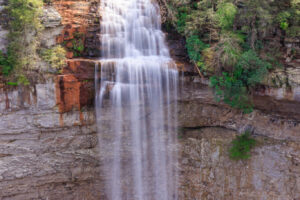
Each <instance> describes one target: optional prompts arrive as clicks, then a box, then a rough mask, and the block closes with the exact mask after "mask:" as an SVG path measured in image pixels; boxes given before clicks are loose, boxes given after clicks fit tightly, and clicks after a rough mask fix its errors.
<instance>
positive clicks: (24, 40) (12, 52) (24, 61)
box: [1, 0, 43, 84]
mask: <svg viewBox="0 0 300 200" xmlns="http://www.w3.org/2000/svg"><path fill="white" fill-rule="evenodd" d="M42 6H43V1H42V0H9V1H8V6H7V7H6V12H7V13H8V16H9V18H10V20H9V34H8V39H9V45H8V53H7V56H6V64H2V67H1V68H2V73H3V74H4V75H9V74H11V75H12V76H10V79H15V80H17V81H18V83H20V84H28V80H27V78H26V76H25V70H26V69H29V68H30V67H32V66H34V65H35V61H36V60H37V56H38V55H37V47H38V45H39V42H38V37H39V33H40V31H41V30H42V25H41V19H40V16H41V13H42ZM2 58H3V55H2ZM2 62H3V59H2ZM13 70H14V74H12V73H11V72H12V71H13Z"/></svg>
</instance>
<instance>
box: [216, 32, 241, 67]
mask: <svg viewBox="0 0 300 200" xmlns="http://www.w3.org/2000/svg"><path fill="white" fill-rule="evenodd" d="M243 42H244V38H243V36H242V35H240V34H235V33H232V32H229V31H223V33H222V34H221V36H220V41H219V43H218V45H217V48H216V49H215V50H216V54H217V57H216V59H217V60H219V62H220V63H221V65H222V66H223V67H224V68H230V67H233V66H234V65H235V64H236V63H237V61H238V60H239V58H240V56H241V53H242V49H241V47H240V46H241V45H242V44H243Z"/></svg>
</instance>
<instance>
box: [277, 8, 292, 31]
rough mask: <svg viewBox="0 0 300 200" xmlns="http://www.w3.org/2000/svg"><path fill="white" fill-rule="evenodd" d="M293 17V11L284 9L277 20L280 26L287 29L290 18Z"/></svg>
mask: <svg viewBox="0 0 300 200" xmlns="http://www.w3.org/2000/svg"><path fill="white" fill-rule="evenodd" d="M290 17H291V13H289V12H288V11H283V12H281V13H279V14H278V16H277V21H278V23H279V24H280V28H281V29H283V30H287V28H288V27H289V23H288V19H289V18H290Z"/></svg>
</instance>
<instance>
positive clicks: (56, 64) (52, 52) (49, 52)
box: [42, 45, 66, 69]
mask: <svg viewBox="0 0 300 200" xmlns="http://www.w3.org/2000/svg"><path fill="white" fill-rule="evenodd" d="M42 58H43V59H44V60H45V61H46V62H47V63H49V64H50V65H51V67H53V68H56V69H61V68H62V67H63V66H64V65H65V62H66V50H65V49H64V48H63V47H62V46H60V45H57V46H55V47H53V48H51V49H46V50H44V51H43V52H42Z"/></svg>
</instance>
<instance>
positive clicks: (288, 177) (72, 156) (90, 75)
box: [0, 1, 300, 200]
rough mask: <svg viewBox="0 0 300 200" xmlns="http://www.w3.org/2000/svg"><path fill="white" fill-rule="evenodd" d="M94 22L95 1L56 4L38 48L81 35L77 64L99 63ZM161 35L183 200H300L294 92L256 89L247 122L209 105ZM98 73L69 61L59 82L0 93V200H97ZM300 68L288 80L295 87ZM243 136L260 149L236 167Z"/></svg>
mask: <svg viewBox="0 0 300 200" xmlns="http://www.w3.org/2000/svg"><path fill="white" fill-rule="evenodd" d="M0 2H1V1H0ZM97 13H99V11H98V10H97V2H95V1H84V2H81V1H80V2H78V1H54V2H53V7H47V8H46V15H45V16H48V17H45V19H44V24H45V26H46V29H45V30H44V33H43V34H44V35H45V38H47V39H44V44H47V45H48V46H52V45H53V44H54V43H61V44H66V45H69V46H71V45H72V44H71V43H72V40H73V39H74V37H75V36H76V33H78V32H79V33H82V34H80V37H82V39H83V41H84V45H85V51H84V53H83V55H82V56H85V57H93V56H97V55H99V51H100V41H99V40H97V39H98V37H97V33H98V32H99V31H100V30H99V26H97V23H98V21H97V20H95V19H96V18H97V17H98V14H97ZM0 31H1V28H0ZM166 34H167V42H168V44H169V47H170V52H171V54H172V56H173V58H174V60H175V61H176V63H177V64H178V68H179V70H180V72H181V74H184V76H181V78H180V81H181V83H180V85H181V86H180V97H179V99H178V120H179V121H178V130H179V146H178V148H179V149H178V150H179V161H180V165H179V181H180V186H179V190H180V199H242V198H244V199H278V200H281V199H286V200H289V199H290V200H294V199H299V198H300V175H299V174H300V145H299V144H300V98H299V92H300V91H299V85H297V84H295V86H294V87H293V89H292V90H286V89H283V88H272V87H269V86H267V85H266V86H264V87H262V88H260V90H258V91H257V92H256V95H255V96H254V100H255V101H254V103H255V108H256V109H255V110H254V112H253V113H251V114H243V113H241V112H240V111H237V110H234V109H232V108H230V107H228V106H227V105H225V104H222V103H217V102H215V100H214V97H213V92H212V90H211V89H210V88H209V87H208V85H207V80H206V79H201V78H200V77H199V76H198V74H197V72H196V71H195V69H194V67H193V65H191V64H189V62H188V58H187V54H186V51H185V47H184V45H185V42H184V40H183V39H182V38H181V37H180V36H179V35H177V34H176V33H172V32H171V33H170V32H169V33H166ZM68 43H69V44H68ZM0 44H3V43H1V41H0ZM47 45H46V46H47ZM70 49H72V48H71V47H70ZM72 54H73V52H72V51H71V50H70V51H69V53H68V56H69V58H72V57H73V56H74V55H72ZM96 64H98V65H99V67H101V63H98V61H95V60H91V59H84V58H80V59H79V58H77V59H74V58H73V59H69V60H68V61H67V66H66V67H65V68H64V69H63V70H62V73H61V74H59V75H53V74H44V75H43V76H44V80H43V81H41V82H40V83H37V84H36V85H32V86H26V87H25V86H23V87H21V86H20V87H10V88H8V87H5V88H1V89H0V113H1V114H0V143H1V145H0V199H3V200H6V199H10V200H11V199H20V200H25V199H49V200H52V199H53V200H57V199H64V200H68V199H70V200H82V199H88V200H93V199H95V200H96V199H101V194H102V192H101V191H102V190H103V189H104V186H103V184H102V182H101V180H102V178H103V177H101V171H100V170H99V168H100V166H101V162H100V157H101V152H98V149H97V144H98V138H97V134H96V124H95V113H94V108H93V100H94V72H95V68H94V67H95V65H96ZM298 68H299V66H297V65H296V66H294V67H293V68H292V70H286V71H284V74H285V75H286V76H288V77H291V78H290V79H289V80H291V81H294V82H297V81H298V80H300V78H299V76H298V75H299V74H298V72H297V70H298ZM289 71H292V72H293V73H289ZM246 129H250V130H251V131H252V132H253V136H254V137H255V138H256V139H257V141H258V145H257V147H256V148H255V149H254V150H253V151H252V153H251V154H252V157H251V158H250V159H249V160H245V161H232V160H230V159H229V156H228V148H229V146H230V142H231V141H232V139H233V138H234V137H235V136H236V135H238V134H239V133H241V132H243V131H244V130H246Z"/></svg>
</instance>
